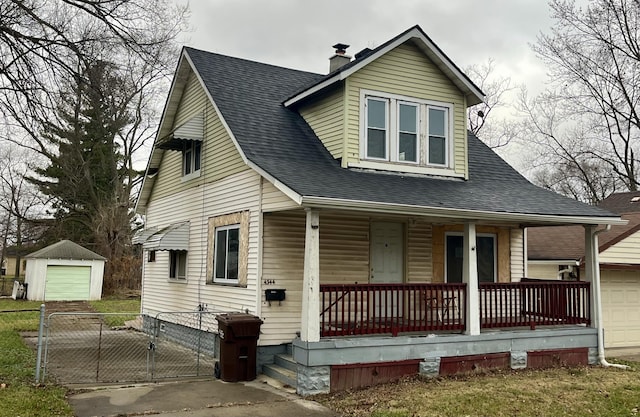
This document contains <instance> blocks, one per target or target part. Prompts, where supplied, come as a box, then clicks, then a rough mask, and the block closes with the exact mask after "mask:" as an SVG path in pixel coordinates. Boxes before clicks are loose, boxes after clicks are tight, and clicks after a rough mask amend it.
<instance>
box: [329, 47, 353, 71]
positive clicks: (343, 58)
mask: <svg viewBox="0 0 640 417" xmlns="http://www.w3.org/2000/svg"><path fill="white" fill-rule="evenodd" d="M348 47H349V45H345V44H344V43H336V44H335V45H333V46H332V48H335V49H336V53H335V54H334V55H333V56H332V57H331V58H329V72H330V73H331V72H333V71H335V70H337V69H338V68H341V67H343V66H345V65H347V64H348V63H349V62H351V57H350V56H349V55H346V53H347V48H348Z"/></svg>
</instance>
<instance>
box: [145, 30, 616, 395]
mask: <svg viewBox="0 0 640 417" xmlns="http://www.w3.org/2000/svg"><path fill="white" fill-rule="evenodd" d="M334 47H335V48H336V49H337V50H336V54H335V55H334V56H333V57H332V58H330V73H329V74H328V75H322V74H313V73H308V72H302V71H296V70H292V69H288V68H282V67H277V66H272V65H267V64H262V63H258V62H253V61H248V60H244V59H238V58H232V57H228V56H224V55H219V54H214V53H209V52H204V51H200V50H196V49H192V48H185V49H183V51H182V54H181V57H180V61H179V64H178V67H177V70H176V74H175V77H174V80H173V84H172V86H171V90H170V92H169V96H168V99H167V103H166V106H165V110H164V114H163V117H162V120H161V124H160V128H159V132H158V134H157V138H156V141H155V143H154V146H153V150H152V153H151V156H150V160H149V163H148V166H147V170H146V175H145V178H144V183H143V186H142V190H141V192H140V196H139V199H138V203H137V212H138V213H141V214H143V215H145V218H146V226H145V227H146V230H145V231H143V232H142V233H140V234H139V235H138V236H137V238H136V242H137V243H140V244H142V245H143V248H144V250H145V256H144V264H143V268H144V271H143V289H142V312H143V313H144V314H147V315H155V314H157V313H159V312H162V311H196V310H201V309H210V310H216V311H221V310H222V311H240V310H243V311H245V310H246V311H249V312H251V313H253V314H255V315H257V316H259V317H260V318H261V319H262V320H264V324H263V325H262V328H261V334H260V339H259V346H258V366H259V367H260V369H261V370H262V371H264V372H265V373H271V372H273V369H274V367H273V365H272V364H270V363H269V362H274V361H275V362H278V361H282V360H283V358H284V356H283V355H285V354H286V352H292V356H293V358H292V359H290V360H291V361H293V362H294V364H293V369H296V371H295V373H294V375H293V377H292V379H293V384H295V385H297V390H298V392H299V393H302V394H309V393H316V392H326V391H329V390H336V389H342V388H347V387H349V386H357V385H366V384H370V383H376V382H380V381H384V380H386V379H390V378H394V377H398V376H400V375H403V374H406V373H417V372H418V371H420V372H421V373H423V374H426V375H438V374H439V373H450V372H456V371H460V370H471V369H476V368H477V367H480V368H486V367H507V368H508V367H514V368H521V367H526V366H542V365H544V364H545V363H548V362H549V361H553V360H556V361H557V360H558V358H560V360H561V361H565V360H566V361H567V362H571V361H573V360H577V361H578V362H581V363H586V362H590V363H594V362H596V360H597V359H596V356H597V354H599V355H600V356H601V359H603V358H602V354H603V351H602V349H601V348H602V344H601V343H599V336H598V332H597V329H596V327H597V323H599V320H598V317H597V316H596V311H597V310H596V309H593V308H590V307H591V306H595V305H596V303H595V301H596V300H597V298H598V293H597V291H594V290H591V291H589V289H590V288H591V283H590V282H589V281H591V280H597V271H598V269H597V268H594V267H593V266H594V265H597V256H598V253H597V251H590V252H589V254H588V255H587V261H588V262H587V264H588V265H591V267H590V268H588V269H587V272H586V274H585V275H586V276H585V277H584V279H585V280H586V282H579V283H568V284H567V283H561V282H560V283H547V284H546V285H541V284H537V283H536V284H535V285H533V284H531V283H524V282H523V283H521V282H519V281H520V280H521V278H523V277H524V271H525V259H526V258H525V254H524V238H523V235H524V233H523V231H524V228H525V227H526V226H528V225H569V224H572V225H579V226H580V227H584V232H583V238H586V239H587V240H589V241H590V242H591V241H594V239H595V237H594V232H595V230H596V228H597V227H596V225H598V224H620V223H623V222H622V221H621V220H620V218H619V217H618V216H615V215H613V214H612V213H609V212H607V211H605V210H602V209H599V208H597V207H591V206H588V205H585V204H581V203H579V202H576V201H573V200H570V199H567V198H565V197H562V196H559V195H557V194H554V193H552V192H549V191H546V190H543V189H541V188H538V187H535V186H533V185H532V184H531V183H529V182H528V181H527V180H526V179H525V178H524V177H522V176H521V175H520V174H518V172H516V171H515V170H514V169H513V168H512V167H510V166H509V165H508V164H507V163H505V162H504V161H503V160H502V159H501V158H499V157H498V156H497V155H496V154H495V153H494V152H493V151H492V150H491V149H489V148H488V147H487V146H486V145H485V144H483V143H482V142H481V141H480V140H479V139H478V138H476V137H475V136H473V135H472V134H470V133H468V132H467V128H466V126H467V119H466V111H467V108H468V107H469V106H472V105H474V104H477V103H480V102H481V101H482V100H483V93H482V91H480V89H479V88H478V87H477V86H476V85H474V84H473V83H472V82H471V81H470V80H469V79H468V78H467V76H466V75H465V74H463V73H462V72H461V71H460V69H459V68H458V67H457V66H456V65H455V64H454V63H453V62H451V60H450V59H449V58H448V57H447V56H446V55H445V54H444V53H443V51H442V50H440V49H439V48H438V47H437V46H436V45H435V44H434V43H433V41H432V40H431V39H430V38H429V37H428V36H427V35H426V34H425V33H424V32H423V31H422V29H421V28H420V27H418V26H415V27H412V28H410V29H408V30H407V31H405V32H403V33H401V34H400V35H398V36H396V37H394V38H393V39H391V40H389V41H388V42H385V43H384V44H382V45H380V46H379V47H377V48H375V49H373V50H368V49H367V50H364V51H361V52H359V53H358V54H356V55H355V59H354V60H351V59H350V57H349V56H347V55H346V53H345V49H346V45H341V44H338V45H335V46H334ZM558 288H562V291H564V293H565V294H567V295H568V296H570V297H571V298H572V299H573V300H574V302H573V304H572V309H571V311H568V310H567V309H566V308H565V309H564V310H563V307H562V306H561V307H557V305H556V304H550V301H551V300H553V298H552V294H555V292H554V291H555V290H556V289H558ZM268 298H269V299H268ZM282 298H283V299H282ZM270 299H273V300H270ZM536 300H541V301H536ZM546 301H549V302H546ZM544 302H546V303H544ZM559 324H561V325H562V326H557V325H559ZM523 326H524V327H523ZM498 328H500V329H501V331H500V332H497V331H496V329H498ZM523 329H525V331H523ZM527 329H529V330H530V331H527ZM511 330H517V331H511Z"/></svg>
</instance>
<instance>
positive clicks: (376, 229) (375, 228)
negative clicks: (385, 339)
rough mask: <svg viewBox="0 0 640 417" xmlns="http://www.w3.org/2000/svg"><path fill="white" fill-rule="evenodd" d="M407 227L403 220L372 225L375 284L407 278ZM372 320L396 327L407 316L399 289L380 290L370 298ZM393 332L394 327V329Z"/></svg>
mask: <svg viewBox="0 0 640 417" xmlns="http://www.w3.org/2000/svg"><path fill="white" fill-rule="evenodd" d="M403 253H404V228H403V225H402V223H387V222H375V223H372V224H371V275H370V282H371V283H372V284H401V283H402V282H403V281H404V255H403ZM369 302H370V303H371V304H370V306H369V307H370V310H369V311H371V313H372V317H371V318H372V319H373V320H374V321H376V322H378V323H379V324H380V325H384V326H390V329H392V328H393V327H394V326H396V324H397V320H399V319H400V318H401V317H402V316H403V300H402V299H401V298H400V292H399V291H393V290H389V289H380V291H376V292H373V293H372V294H371V298H370V299H369ZM391 331H392V332H393V330H391Z"/></svg>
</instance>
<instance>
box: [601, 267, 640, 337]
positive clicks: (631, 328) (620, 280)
mask: <svg viewBox="0 0 640 417" xmlns="http://www.w3.org/2000/svg"><path fill="white" fill-rule="evenodd" d="M600 280H601V289H602V316H603V325H604V345H605V347H625V346H640V271H607V270H604V271H601V277H600Z"/></svg>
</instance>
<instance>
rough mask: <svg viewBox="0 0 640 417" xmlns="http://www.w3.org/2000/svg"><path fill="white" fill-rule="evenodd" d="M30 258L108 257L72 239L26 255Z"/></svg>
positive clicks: (83, 258) (103, 258)
mask: <svg viewBox="0 0 640 417" xmlns="http://www.w3.org/2000/svg"><path fill="white" fill-rule="evenodd" d="M25 258H30V259H76V260H100V261H104V260H106V259H107V258H105V257H104V256H100V255H98V254H97V253H95V252H92V251H90V250H89V249H87V248H83V247H82V246H80V245H78V244H77V243H75V242H72V241H70V240H61V241H60V242H58V243H54V244H53V245H49V246H47V247H46V248H42V249H40V250H38V251H35V252H33V253H30V254H29V255H27V256H25Z"/></svg>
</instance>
